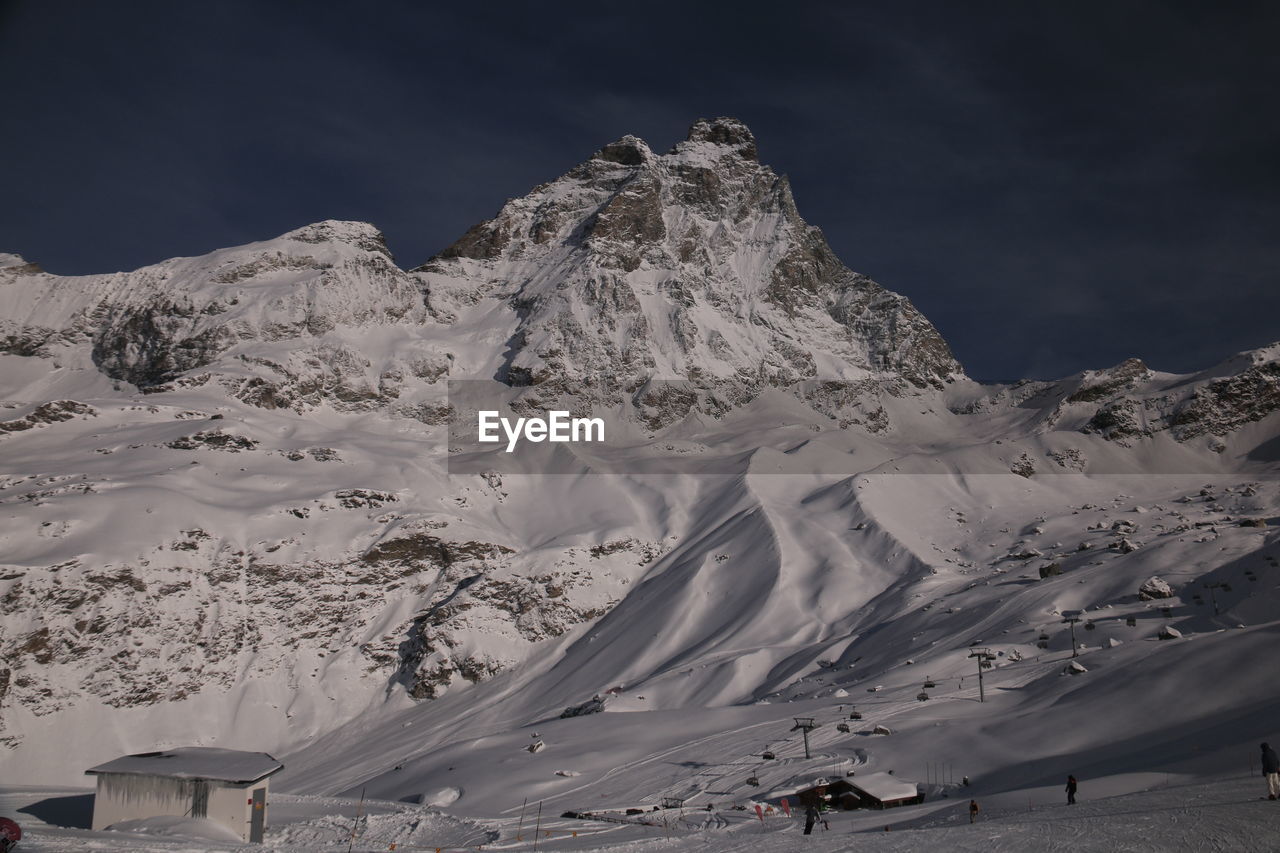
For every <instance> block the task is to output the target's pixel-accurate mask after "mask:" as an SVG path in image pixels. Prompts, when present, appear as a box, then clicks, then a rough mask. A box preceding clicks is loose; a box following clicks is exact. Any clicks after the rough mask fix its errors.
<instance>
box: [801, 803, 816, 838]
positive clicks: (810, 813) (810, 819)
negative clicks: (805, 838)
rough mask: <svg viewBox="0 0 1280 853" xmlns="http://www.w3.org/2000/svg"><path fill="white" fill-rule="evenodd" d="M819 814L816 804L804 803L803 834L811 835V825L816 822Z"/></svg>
mask: <svg viewBox="0 0 1280 853" xmlns="http://www.w3.org/2000/svg"><path fill="white" fill-rule="evenodd" d="M818 818H819V812H818V804H817V803H816V802H812V801H810V802H808V803H805V807H804V834H805V835H812V834H813V825H814V824H815V823H817V822H818Z"/></svg>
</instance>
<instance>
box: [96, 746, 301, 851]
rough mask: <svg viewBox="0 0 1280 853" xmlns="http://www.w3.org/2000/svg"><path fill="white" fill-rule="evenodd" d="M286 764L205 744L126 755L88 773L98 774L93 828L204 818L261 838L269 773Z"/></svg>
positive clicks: (259, 754)
mask: <svg viewBox="0 0 1280 853" xmlns="http://www.w3.org/2000/svg"><path fill="white" fill-rule="evenodd" d="M283 768H284V765H283V764H281V763H280V762H279V761H276V760H275V759H274V758H272V757H271V756H270V755H267V754H266V753H265V752H241V751H240V750H237V749H216V748H213V747H204V746H187V747H181V748H179V749H169V750H165V751H163V752H143V753H140V754H138V755H126V756H124V757H123V758H117V759H115V760H114V761H108V762H107V763H106V764H99V765H98V766H97V767H91V768H89V769H88V770H86V771H85V773H90V774H93V775H95V776H97V777H98V790H97V794H96V795H95V796H94V800H93V828H94V830H99V829H105V828H106V827H108V826H110V825H112V824H113V823H118V822H120V821H123V820H137V819H141V818H149V817H161V816H174V817H203V818H209V819H210V820H214V821H217V822H218V823H220V824H222V825H224V826H226V827H228V828H229V829H230V830H231V831H232V832H234V833H236V834H237V835H239V836H240V837H241V838H242V839H243V840H245V841H250V842H260V841H262V834H263V832H265V831H266V828H267V781H268V777H269V776H271V775H272V774H274V773H276V772H278V771H280V770H281V769H283Z"/></svg>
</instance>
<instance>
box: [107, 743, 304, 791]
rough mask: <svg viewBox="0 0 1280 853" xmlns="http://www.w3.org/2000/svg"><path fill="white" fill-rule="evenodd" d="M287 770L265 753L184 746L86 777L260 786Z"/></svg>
mask: <svg viewBox="0 0 1280 853" xmlns="http://www.w3.org/2000/svg"><path fill="white" fill-rule="evenodd" d="M283 768H284V765H283V764H281V763H280V762H279V761H276V760H275V759H274V758H272V757H271V756H270V755H267V754H266V753H265V752H242V751H241V750H238V749H218V748H216V747H211V746H183V747H178V748H176V749H166V750H163V751H161V752H141V753H138V754H137V755H126V756H124V757H122V758H117V759H115V760H114V761H108V762H107V763H106V764H99V765H98V766H97V767H90V768H89V769H88V770H86V771H84V772H85V773H131V774H134V775H139V776H167V777H170V778H174V779H211V780H216V781H219V782H238V783H247V782H257V781H258V780H259V779H265V778H266V777H268V776H270V775H271V774H273V773H275V772H277V771H279V770H281V769H283Z"/></svg>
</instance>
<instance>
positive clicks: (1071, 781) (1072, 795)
mask: <svg viewBox="0 0 1280 853" xmlns="http://www.w3.org/2000/svg"><path fill="white" fill-rule="evenodd" d="M1076 787H1077V786H1076V777H1074V776H1068V777H1067V805H1069V806H1074V805H1075V804H1076Z"/></svg>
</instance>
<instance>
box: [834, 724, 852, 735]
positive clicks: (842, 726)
mask: <svg viewBox="0 0 1280 853" xmlns="http://www.w3.org/2000/svg"><path fill="white" fill-rule="evenodd" d="M836 731H838V732H844V733H845V734H848V733H849V724H848V723H837V724H836Z"/></svg>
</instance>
